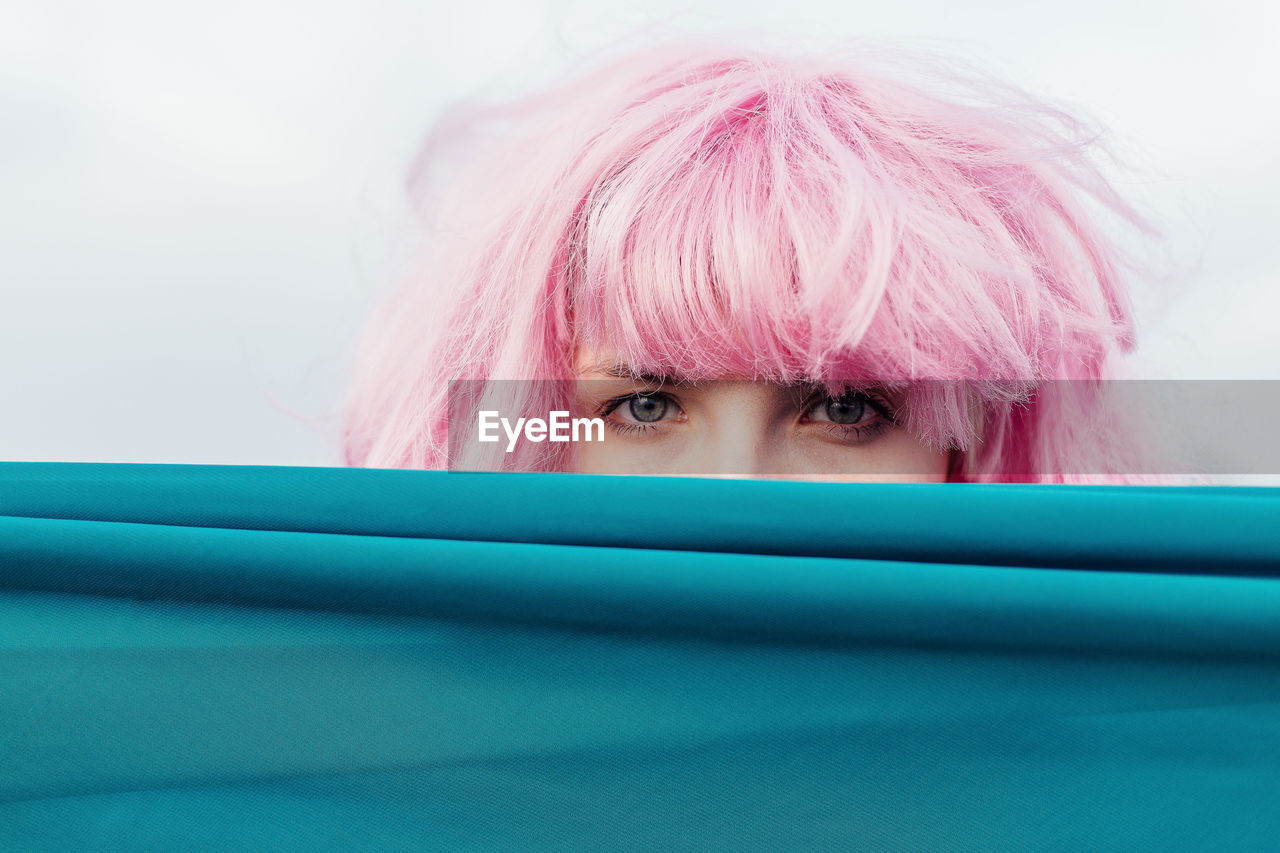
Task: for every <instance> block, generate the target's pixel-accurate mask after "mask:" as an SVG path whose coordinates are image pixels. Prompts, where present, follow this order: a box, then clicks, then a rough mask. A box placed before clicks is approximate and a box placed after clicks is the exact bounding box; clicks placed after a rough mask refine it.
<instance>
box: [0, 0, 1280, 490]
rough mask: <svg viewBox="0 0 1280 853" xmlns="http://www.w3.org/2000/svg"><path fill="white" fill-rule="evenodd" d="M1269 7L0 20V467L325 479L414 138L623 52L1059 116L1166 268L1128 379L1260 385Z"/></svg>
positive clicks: (801, 5)
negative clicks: (816, 49) (984, 72)
mask: <svg viewBox="0 0 1280 853" xmlns="http://www.w3.org/2000/svg"><path fill="white" fill-rule="evenodd" d="M637 6H639V7H640V8H639V9H637V8H636V7H637ZM1276 8H1277V7H1276V6H1275V5H1274V4H1261V3H1258V4H1250V3H1236V4H1230V3H1228V4H1223V3H1213V2H1199V0H1197V2H1186V0H1183V2H1162V3H1155V2H1152V3H1124V2H1118V3H1117V2H1097V0H1086V2H1072V3H1056V4H1052V5H1049V4H1045V5H1041V6H1036V5H1034V4H1028V3H1026V2H1023V0H985V2H977V3H975V2H965V3H960V2H955V0H901V2H894V3H888V2H884V0H877V2H859V0H852V2H851V0H842V2H799V0H786V2H779V1H778V0H775V2H771V3H759V2H741V0H733V2H729V1H728V0H726V2H720V3H703V4H700V5H694V6H691V5H689V4H687V3H685V4H675V3H668V2H663V0H648V2H645V3H642V4H635V3H632V2H626V3H623V2H618V0H603V2H601V0H597V2H577V0H563V2H536V1H535V2H530V0H523V2H516V1H515V0H512V2H487V1H486V0H471V2H467V3H466V4H465V5H464V4H463V3H457V4H450V5H444V4H440V3H413V2H404V0H312V2H307V3H303V2H297V3H270V2H264V0H258V2H240V0H218V2H216V3H213V2H186V3H182V2H173V0H170V2H138V0H114V2H111V3H98V2H79V3H58V2H50V1H49V0H40V2H15V1H14V0H0V153H2V155H3V156H0V288H2V290H0V293H2V294H3V308H2V309H0V459H8V460H44V461H96V462H183V463H219V464H279V465H335V464H340V456H339V450H338V427H339V421H338V418H337V405H338V402H339V399H340V396H341V393H342V389H343V386H344V383H345V381H346V371H347V365H348V363H349V359H350V349H351V347H352V345H353V343H354V337H355V334H356V332H357V331H358V329H359V327H360V323H361V321H362V319H363V317H364V316H365V313H366V312H367V311H368V310H369V309H370V308H371V306H372V305H373V304H374V302H375V300H377V299H378V297H379V296H380V295H382V294H383V293H385V291H386V289H387V287H388V286H389V284H390V271H391V270H392V269H394V267H395V264H396V262H397V259H398V258H399V257H400V256H401V255H402V253H403V247H404V246H405V244H406V240H407V235H408V234H409V233H410V229H411V227H412V223H411V219H410V217H409V214H408V212H407V205H406V203H405V200H404V197H403V178H404V175H405V172H406V169H407V166H408V163H409V161H410V159H411V158H412V155H413V153H414V151H415V149H416V147H417V144H418V142H419V141H420V139H421V137H422V134H423V133H424V131H425V130H426V128H427V126H428V124H429V123H430V121H431V119H432V118H433V116H434V115H435V114H436V113H437V112H438V111H439V110H440V109H441V107H442V106H443V105H445V104H446V103H448V102H450V101H451V100H453V99H456V98H459V97H464V96H467V95H469V94H473V93H476V92H480V91H482V90H483V91H484V92H486V93H501V92H503V91H506V90H507V89H508V88H509V87H511V86H512V85H513V84H523V85H528V84H529V83H530V82H531V81H536V80H538V79H543V78H549V77H550V75H553V74H555V73H556V72H557V71H559V70H560V69H562V68H563V67H564V66H565V64H566V61H567V60H568V59H569V58H572V57H575V56H578V55H580V54H581V53H582V52H584V51H594V50H598V49H600V48H601V46H602V45H605V44H606V43H607V42H609V41H611V40H613V39H615V38H618V37H621V36H623V35H625V34H627V33H631V32H634V31H635V30H636V29H638V28H640V27H644V26H648V27H650V28H651V31H652V33H653V34H654V36H653V37H659V36H661V34H662V33H664V32H681V31H691V30H708V29H718V28H724V27H729V28H733V29H735V30H736V31H738V32H742V31H744V30H760V31H763V32H769V33H773V34H782V35H787V34H791V35H794V36H795V37H796V38H800V39H804V40H806V41H807V42H811V43H813V44H814V45H815V46H820V45H821V44H822V43H823V40H824V39H827V38H830V37H831V36H832V35H833V34H834V35H843V36H865V37H871V38H875V39H880V40H884V41H889V42H891V43H903V44H906V45H908V46H913V47H917V48H920V47H923V48H926V49H928V48H932V49H935V50H938V51H942V52H944V53H949V54H958V55H960V56H962V57H965V58H966V59H969V60H971V61H974V62H977V63H978V64H979V65H982V66H984V67H986V68H988V69H990V70H993V71H995V72H997V73H999V74H1001V75H1003V76H1005V77H1008V78H1011V79H1014V80H1016V81H1017V82H1019V83H1021V84H1023V85H1024V86H1026V87H1027V88H1030V89H1031V90H1032V91H1034V92H1037V93H1039V94H1041V95H1044V96H1046V97H1049V98H1051V99H1054V100H1056V101H1059V102H1065V103H1066V104H1067V105H1069V106H1072V107H1073V108H1078V109H1079V110H1082V111H1084V112H1085V113H1087V114H1088V115H1090V116H1092V117H1093V118H1096V119H1098V120H1100V121H1101V122H1102V123H1104V124H1105V125H1107V126H1108V127H1109V128H1110V129H1111V131H1112V134H1113V140H1114V141H1115V142H1116V143H1117V145H1118V147H1119V149H1120V151H1121V152H1122V153H1123V154H1124V155H1125V156H1126V157H1127V158H1128V159H1129V160H1130V161H1131V162H1133V163H1134V164H1135V165H1137V166H1139V167H1140V168H1141V172H1140V178H1139V179H1138V180H1136V181H1131V182H1129V183H1128V184H1127V185H1126V190H1127V191H1128V192H1129V193H1130V195H1131V196H1133V197H1135V198H1136V200H1137V201H1138V202H1140V203H1141V204H1142V205H1143V206H1144V207H1145V208H1146V209H1147V210H1148V211H1149V212H1150V213H1152V214H1153V215H1155V216H1156V217H1157V218H1158V219H1159V220H1161V221H1162V223H1163V224H1164V226H1165V227H1166V229H1167V232H1168V234H1169V243H1168V246H1169V249H1170V251H1171V253H1172V257H1173V258H1174V259H1175V260H1176V262H1177V263H1178V265H1179V266H1178V267H1177V268H1178V269H1180V270H1181V272H1180V273H1179V274H1177V275H1175V276H1173V277H1171V278H1170V279H1168V280H1166V281H1165V282H1163V283H1162V284H1160V285H1159V287H1157V288H1154V289H1151V290H1148V291H1141V292H1139V293H1138V294H1137V296H1138V299H1139V308H1140V315H1139V321H1140V327H1139V331H1140V333H1141V335H1142V340H1141V344H1142V347H1141V350H1140V360H1139V362H1138V364H1137V365H1135V367H1136V368H1137V369H1138V370H1139V372H1145V373H1146V374H1147V375H1153V376H1160V377H1188V378H1278V379H1280V334H1277V332H1280V319H1277V309H1280V296H1278V295H1277V288H1276V279H1275V276H1274V272H1273V271H1274V270H1275V269H1276V268H1277V261H1280V249H1278V248H1277V247H1278V244H1280V235H1277V234H1276V233H1275V230H1276V226H1277V223H1280V216H1277V213H1280V156H1278V155H1280V107H1277V106H1276V104H1277V102H1278V101H1280V98H1278V97H1277V92H1276V82H1277V81H1280V58H1278V57H1277V45H1280V27H1278V26H1277V23H1278V20H1280V16H1278V15H1277V12H1276V11H1273V10H1274V9H1276Z"/></svg>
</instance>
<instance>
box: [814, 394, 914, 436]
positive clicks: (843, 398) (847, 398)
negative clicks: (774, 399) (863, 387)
mask: <svg viewBox="0 0 1280 853" xmlns="http://www.w3.org/2000/svg"><path fill="white" fill-rule="evenodd" d="M803 419H804V421H805V422H807V423H820V424H824V425H825V428H826V429H827V430H828V431H829V432H832V433H834V434H836V435H839V436H840V437H842V438H843V437H848V436H850V435H852V436H855V437H857V438H859V439H870V438H873V437H874V436H876V435H879V434H880V433H881V432H883V431H885V430H887V429H889V428H890V427H892V426H894V425H895V421H894V418H893V413H892V411H891V410H890V408H889V404H888V403H887V402H886V401H884V400H881V399H878V398H877V397H875V396H873V395H871V394H867V393H864V392H860V391H848V392H846V393H844V394H842V395H840V396H839V397H829V396H823V397H821V398H820V399H818V400H816V401H814V402H813V403H811V404H810V405H809V406H808V407H807V408H806V409H805V412H804V418H803Z"/></svg>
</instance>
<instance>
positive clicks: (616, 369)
mask: <svg viewBox="0 0 1280 853" xmlns="http://www.w3.org/2000/svg"><path fill="white" fill-rule="evenodd" d="M592 371H598V372H600V373H603V374H604V375H605V376H608V377H611V378H613V379H631V380H634V381H636V382H648V383H652V384H654V385H679V384H680V383H681V380H680V378H679V377H677V376H672V375H670V374H664V373H646V372H644V371H639V370H635V369H633V368H632V367H631V366H630V365H628V364H623V363H621V362H616V361H611V362H600V363H599V364H595V365H592V366H591V367H590V368H588V369H587V371H586V372H588V373H589V372H592Z"/></svg>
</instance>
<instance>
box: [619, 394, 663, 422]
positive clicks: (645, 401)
mask: <svg viewBox="0 0 1280 853" xmlns="http://www.w3.org/2000/svg"><path fill="white" fill-rule="evenodd" d="M615 403H616V405H614V406H613V408H612V409H610V411H611V412H612V413H614V414H620V415H622V416H623V417H624V418H625V419H627V420H629V421H631V422H632V423H638V424H651V423H656V422H657V421H660V420H662V419H663V418H664V417H665V416H666V415H667V414H668V412H671V411H672V410H674V409H675V408H676V407H675V405H674V404H673V403H672V401H671V398H670V397H668V396H667V395H666V394H632V395H631V396H630V397H624V398H622V399H621V400H617V401H615Z"/></svg>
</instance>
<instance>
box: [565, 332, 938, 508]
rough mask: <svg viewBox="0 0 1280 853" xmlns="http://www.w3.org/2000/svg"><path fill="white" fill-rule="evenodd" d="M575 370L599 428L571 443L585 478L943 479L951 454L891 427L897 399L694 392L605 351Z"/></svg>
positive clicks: (745, 390) (806, 389)
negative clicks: (599, 434)
mask: <svg viewBox="0 0 1280 853" xmlns="http://www.w3.org/2000/svg"><path fill="white" fill-rule="evenodd" d="M575 362H576V367H577V374H578V382H577V412H576V413H575V414H576V415H579V416H588V417H602V418H603V419H604V420H605V423H606V429H605V440H604V441H603V442H598V441H592V442H579V443H577V444H576V445H575V448H574V449H575V452H576V454H577V456H576V459H575V461H574V470H577V471H580V472H583V473H591V474H650V475H668V476H669V475H692V476H720V477H766V478H786V479H803V480H838V481H845V482H871V481H875V482H924V483H932V482H944V481H945V480H946V478H947V467H948V463H949V461H950V454H949V453H948V451H946V450H939V449H935V448H931V447H929V446H927V445H926V444H924V443H922V442H921V441H920V440H919V439H918V438H917V437H916V436H915V435H914V434H913V433H911V432H910V431H908V430H907V429H906V428H905V427H903V426H901V425H899V424H897V423H896V422H895V420H901V414H902V412H901V403H902V399H901V395H900V394H896V395H895V394H894V393H891V392H887V391H884V390H878V389H868V393H866V394H863V393H860V392H850V393H849V394H848V395H846V396H843V397H842V398H840V399H839V400H832V399H831V398H830V397H828V396H827V395H826V393H825V392H824V391H822V390H821V389H820V388H817V387H816V386H801V385H781V384H777V383H771V382H762V381H753V380H748V379H743V378H741V377H724V378H721V379H718V380H716V381H714V382H699V383H697V384H696V385H695V384H692V383H687V382H684V383H682V382H677V381H673V380H671V379H670V378H667V377H640V378H637V377H635V376H632V375H630V373H629V371H627V370H626V368H625V366H619V365H618V363H617V359H616V357H615V356H614V355H613V354H612V353H608V352H589V351H579V352H578V353H577V354H576V355H575ZM620 398H623V399H621V401H620ZM877 405H878V408H877ZM610 407H612V409H611V411H606V409H609V408H610ZM881 412H887V413H888V415H889V417H885V416H884V415H883V414H881Z"/></svg>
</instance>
